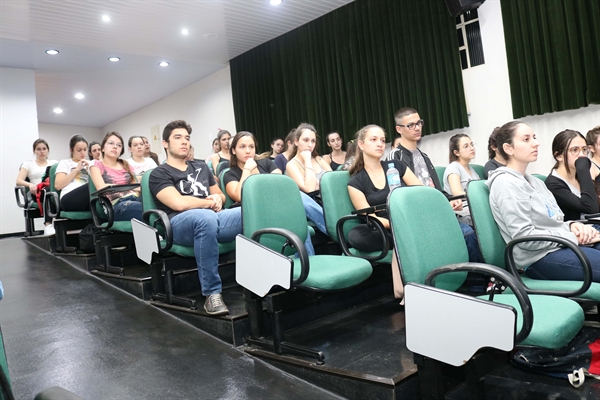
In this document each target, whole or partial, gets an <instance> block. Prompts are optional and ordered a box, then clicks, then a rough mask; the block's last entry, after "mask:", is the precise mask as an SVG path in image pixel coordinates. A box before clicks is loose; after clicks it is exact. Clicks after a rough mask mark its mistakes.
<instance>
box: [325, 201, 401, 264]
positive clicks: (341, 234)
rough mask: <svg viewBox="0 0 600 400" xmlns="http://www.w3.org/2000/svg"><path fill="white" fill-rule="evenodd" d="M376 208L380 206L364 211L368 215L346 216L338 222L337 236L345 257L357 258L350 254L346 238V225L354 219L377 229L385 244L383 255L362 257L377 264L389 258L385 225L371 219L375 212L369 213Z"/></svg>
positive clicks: (375, 219)
mask: <svg viewBox="0 0 600 400" xmlns="http://www.w3.org/2000/svg"><path fill="white" fill-rule="evenodd" d="M376 207H379V206H374V207H369V208H365V209H363V210H367V211H365V214H366V215H364V216H363V215H346V216H344V217H342V218H340V219H339V220H338V222H337V224H336V225H335V230H336V232H337V236H338V238H339V240H340V247H341V248H342V251H343V252H344V254H345V255H347V256H348V257H356V256H355V255H354V254H352V253H350V246H349V244H348V242H347V241H346V236H345V235H344V224H345V223H346V222H347V221H350V220H352V219H358V220H361V221H365V222H366V223H367V225H369V227H371V228H375V230H377V231H378V232H379V235H380V236H381V241H382V243H383V249H382V250H381V253H380V254H379V255H377V256H373V257H367V256H365V257H360V258H363V259H365V260H367V261H369V262H375V261H379V260H381V259H382V258H384V257H385V256H387V253H388V251H389V250H388V249H389V247H390V243H389V240H388V236H387V235H386V234H385V227H384V226H383V224H382V223H381V221H379V220H378V219H377V218H369V217H368V214H372V213H373V212H374V211H372V212H371V211H369V210H371V209H374V210H375V208H376ZM363 210H356V211H353V212H352V213H353V214H354V213H356V212H360V211H363Z"/></svg>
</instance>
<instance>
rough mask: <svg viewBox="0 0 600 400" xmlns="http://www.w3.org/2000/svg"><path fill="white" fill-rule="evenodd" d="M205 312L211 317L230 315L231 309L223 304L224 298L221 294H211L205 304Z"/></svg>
mask: <svg viewBox="0 0 600 400" xmlns="http://www.w3.org/2000/svg"><path fill="white" fill-rule="evenodd" d="M204 311H206V312H207V313H208V314H210V315H225V314H229V309H228V308H227V306H226V305H225V303H223V296H222V295H221V294H220V293H219V294H211V295H210V296H208V297H207V298H206V301H205V302H204Z"/></svg>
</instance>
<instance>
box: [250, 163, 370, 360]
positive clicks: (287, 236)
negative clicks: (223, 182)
mask: <svg viewBox="0 0 600 400" xmlns="http://www.w3.org/2000/svg"><path fill="white" fill-rule="evenodd" d="M266 193H268V194H274V193H276V194H277V195H268V196H265V194H266ZM242 221H243V235H244V236H245V237H247V238H251V239H252V240H253V241H256V242H258V243H260V244H261V245H263V246H266V247H267V248H269V249H271V250H272V251H276V252H279V253H283V254H285V255H288V256H291V255H292V254H294V253H296V252H298V254H299V257H298V258H294V259H293V262H294V265H293V272H292V284H291V288H290V290H294V289H299V290H309V291H317V292H331V291H339V290H345V289H348V288H351V287H354V286H357V285H359V284H360V283H362V282H364V281H365V280H366V279H368V278H369V277H370V276H371V273H372V271H373V269H372V267H371V264H370V263H369V262H368V261H366V260H364V259H361V258H357V257H346V256H335V255H314V256H307V254H306V250H305V249H304V241H305V239H306V236H307V235H308V227H307V225H306V215H305V213H304V207H303V205H302V199H301V197H300V192H299V189H298V186H297V185H296V183H295V182H294V181H293V180H292V179H291V178H289V177H287V176H284V175H278V174H262V175H252V176H250V177H249V178H248V179H247V180H246V181H245V182H244V186H243V188H242ZM239 256H240V255H239V254H238V257H239ZM258 261H259V260H257V273H258V274H260V263H259V262H258ZM265 279H268V278H267V277H265ZM245 293H246V299H247V305H248V307H249V315H250V316H251V318H254V321H251V325H252V326H253V327H256V326H259V325H260V324H259V322H260V321H259V319H261V318H262V316H261V314H262V302H261V300H263V299H264V301H265V302H266V303H267V305H268V307H267V311H268V312H269V313H270V315H271V321H272V332H273V341H267V340H264V339H260V337H261V336H262V332H257V331H256V329H252V332H251V338H250V342H251V343H253V344H256V345H259V346H263V347H266V348H271V349H273V350H274V351H275V352H277V353H282V352H286V353H290V354H297V355H303V356H314V357H316V358H317V361H318V362H319V363H322V362H323V355H322V353H321V352H319V351H315V350H311V349H306V348H301V347H299V346H296V345H287V344H286V343H285V341H284V338H283V331H284V329H283V326H282V324H281V318H280V314H281V312H282V309H281V307H280V305H281V302H280V301H278V300H277V299H278V298H279V297H280V294H281V290H279V291H278V290H276V289H275V292H273V291H271V293H269V294H267V295H266V296H265V297H264V298H259V297H257V296H256V295H254V294H251V293H250V292H249V291H248V290H245Z"/></svg>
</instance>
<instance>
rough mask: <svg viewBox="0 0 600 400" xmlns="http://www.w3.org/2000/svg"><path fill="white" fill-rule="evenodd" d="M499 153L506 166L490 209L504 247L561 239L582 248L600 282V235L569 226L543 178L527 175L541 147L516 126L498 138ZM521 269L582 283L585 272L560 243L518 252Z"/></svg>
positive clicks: (493, 187) (495, 175) (491, 183)
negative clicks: (527, 239)
mask: <svg viewBox="0 0 600 400" xmlns="http://www.w3.org/2000/svg"><path fill="white" fill-rule="evenodd" d="M497 144H498V151H499V152H500V154H501V155H502V157H504V159H505V160H506V167H501V168H498V169H497V170H495V171H492V172H491V173H490V176H489V179H488V181H487V185H488V187H489V188H490V206H491V208H492V213H493V215H494V219H495V220H496V223H497V224H498V227H499V228H500V232H501V234H502V237H503V238H504V241H505V242H509V241H511V240H513V239H517V238H520V237H525V236H531V235H549V236H556V237H561V238H563V239H566V240H569V241H571V242H572V243H573V244H578V245H579V246H580V248H581V249H582V251H583V252H584V253H585V255H586V256H587V257H588V259H589V261H590V264H591V265H592V269H593V276H592V279H593V280H594V281H595V282H600V245H599V244H598V242H600V233H599V232H598V231H597V230H595V229H594V228H592V227H591V226H589V225H583V224H581V223H579V222H565V221H564V214H563V212H562V211H561V209H560V207H559V206H558V204H557V203H556V200H555V199H554V196H553V195H552V193H551V192H550V191H549V190H548V188H546V185H545V184H544V183H543V182H542V181H541V180H539V179H537V178H535V177H533V176H532V175H531V174H529V173H527V172H526V170H527V166H528V165H529V163H531V162H535V161H536V160H537V157H538V148H539V146H540V143H539V142H538V141H537V140H536V137H535V134H534V133H533V131H532V130H531V128H530V127H529V126H527V125H526V124H524V123H521V122H518V121H513V122H509V123H507V124H505V125H503V126H502V127H501V128H500V131H499V132H498V136H497ZM514 256H515V261H516V263H517V266H518V267H519V268H523V269H525V273H526V274H527V275H528V276H529V277H531V278H536V279H553V280H583V269H582V267H581V264H580V262H579V259H578V258H577V257H576V256H575V254H574V253H573V252H572V251H571V250H569V249H566V248H563V247H560V246H559V245H558V244H556V243H550V242H530V243H522V244H519V245H517V246H516V247H515V249H514Z"/></svg>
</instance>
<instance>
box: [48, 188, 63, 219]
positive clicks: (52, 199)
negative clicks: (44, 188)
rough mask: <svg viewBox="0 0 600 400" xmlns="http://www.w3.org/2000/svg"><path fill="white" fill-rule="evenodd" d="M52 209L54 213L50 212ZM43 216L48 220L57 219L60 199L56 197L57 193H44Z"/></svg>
mask: <svg viewBox="0 0 600 400" xmlns="http://www.w3.org/2000/svg"><path fill="white" fill-rule="evenodd" d="M52 207H54V210H56V212H53V211H52ZM44 214H46V215H47V216H48V217H50V218H56V217H58V214H60V198H59V197H58V193H56V192H46V197H44Z"/></svg>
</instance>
